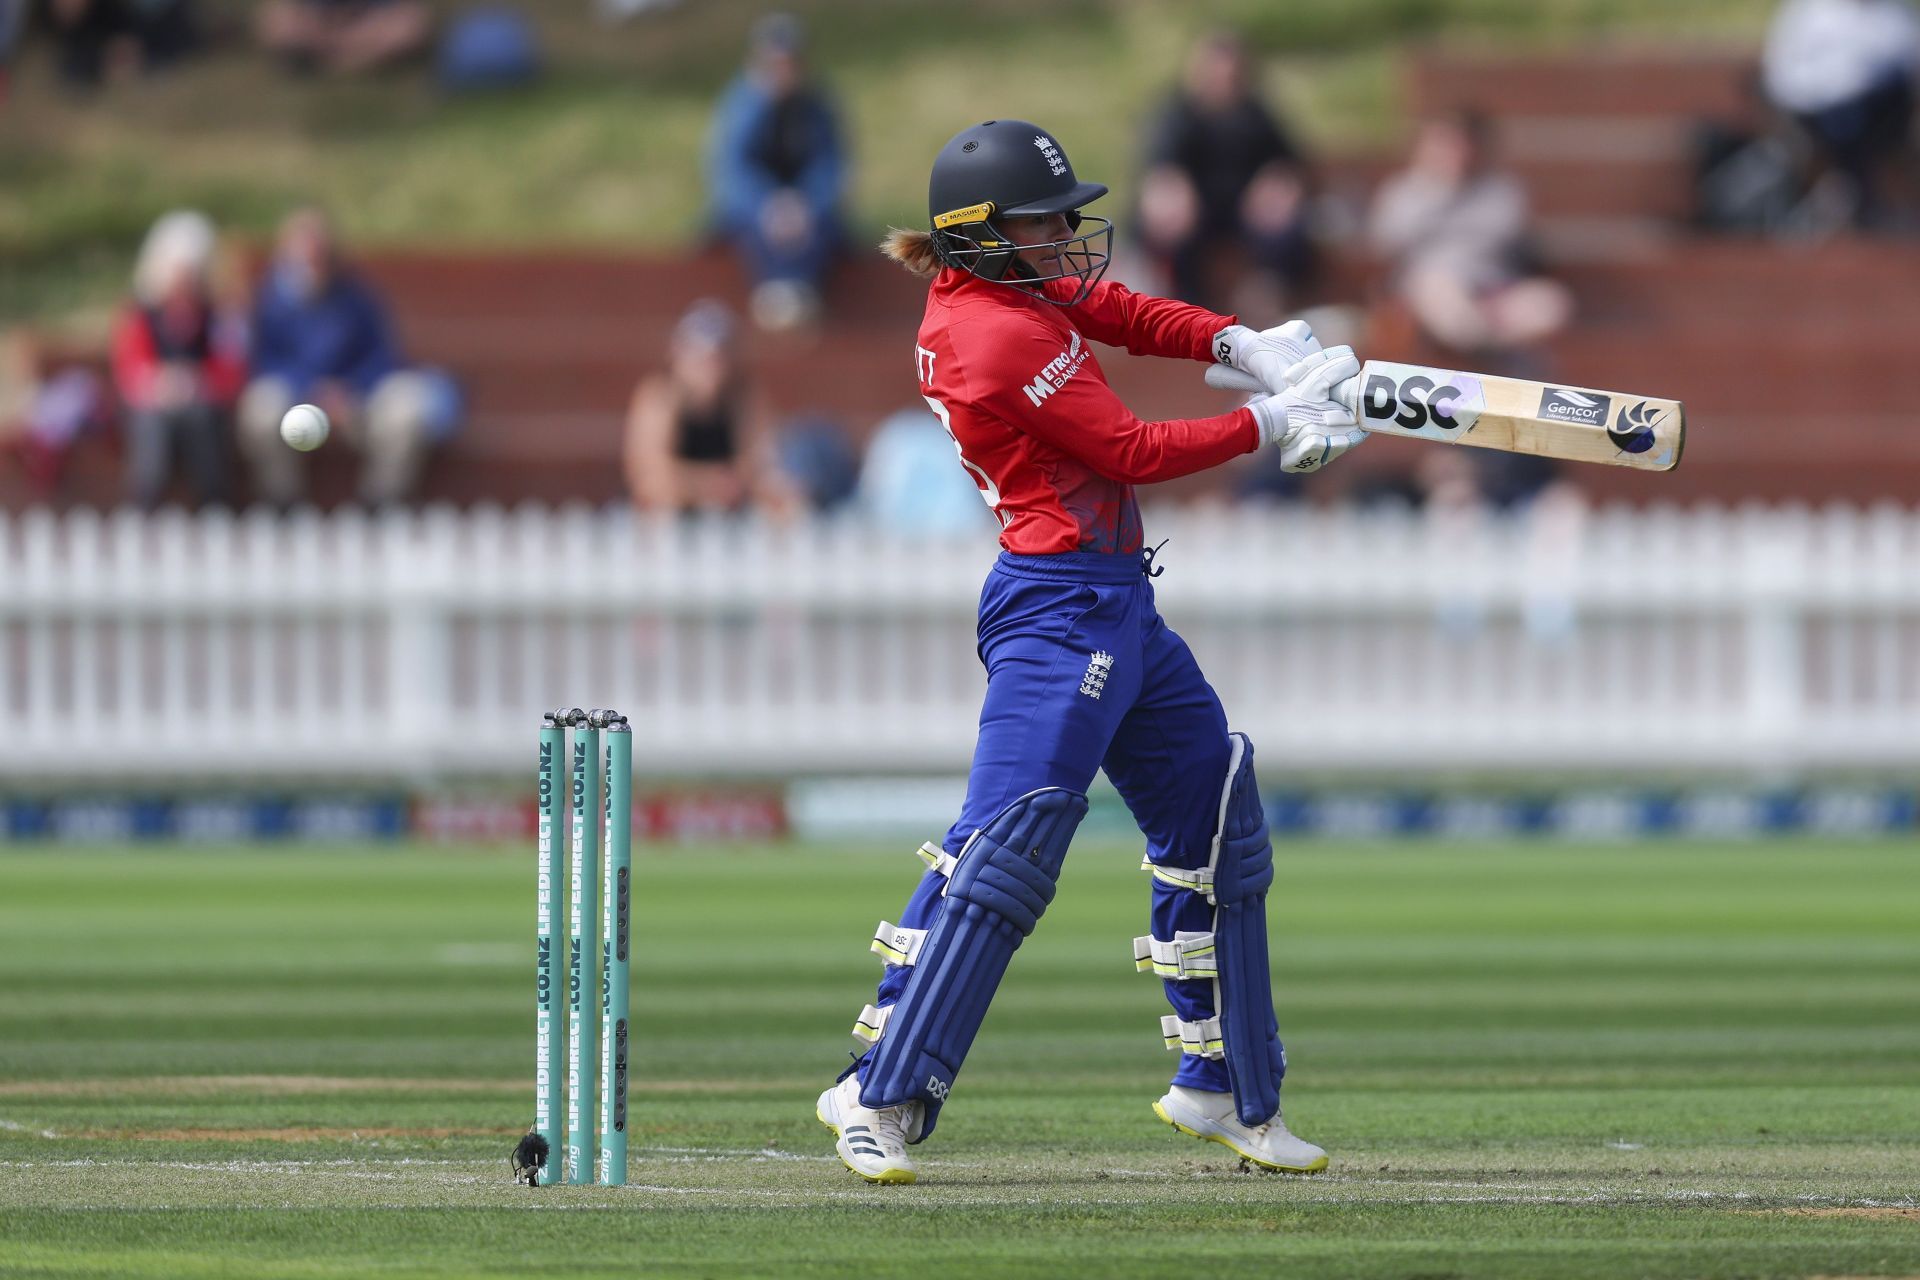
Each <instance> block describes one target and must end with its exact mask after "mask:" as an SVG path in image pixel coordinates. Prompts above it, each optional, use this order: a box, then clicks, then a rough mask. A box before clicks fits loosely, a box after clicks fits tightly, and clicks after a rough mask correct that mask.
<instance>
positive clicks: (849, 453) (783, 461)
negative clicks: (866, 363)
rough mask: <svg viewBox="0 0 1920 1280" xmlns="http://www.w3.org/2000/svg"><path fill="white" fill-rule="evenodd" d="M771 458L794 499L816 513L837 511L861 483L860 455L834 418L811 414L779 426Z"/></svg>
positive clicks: (844, 430)
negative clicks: (778, 466) (778, 468)
mask: <svg viewBox="0 0 1920 1280" xmlns="http://www.w3.org/2000/svg"><path fill="white" fill-rule="evenodd" d="M775 434H776V439H775V441H774V450H773V452H774V458H775V459H776V461H777V462H778V463H779V465H780V473H781V475H782V476H783V477H785V479H786V482H787V485H788V486H789V487H790V488H791V489H792V490H793V493H794V496H795V497H796V498H798V499H799V500H800V501H801V502H803V503H805V504H806V506H807V507H808V508H809V509H811V510H813V511H816V512H823V513H824V512H828V511H835V510H838V509H839V508H840V507H842V506H845V505H846V503H847V502H848V501H849V500H850V499H851V498H852V497H853V494H854V490H855V489H857V488H858V487H859V484H860V453H859V450H857V449H855V448H854V447H853V442H852V441H851V440H849V439H847V432H846V429H845V428H844V427H842V426H841V425H840V424H839V423H837V422H835V421H834V420H833V419H831V418H828V417H825V416H822V415H819V414H810V415H807V416H805V417H801V418H796V419H794V420H792V421H789V422H783V423H781V424H780V429H779V431H778V432H776V433H775Z"/></svg>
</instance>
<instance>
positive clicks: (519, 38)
mask: <svg viewBox="0 0 1920 1280" xmlns="http://www.w3.org/2000/svg"><path fill="white" fill-rule="evenodd" d="M434 63H435V74H436V75H437V76H438V77H439V80H440V87H441V88H443V89H446V90H449V91H450V92H454V93H476V92H483V91H487V90H498V89H519V88H524V87H525V86H527V85H530V84H532V83H533V82H534V81H535V80H537V79H539V77H540V37H539V35H538V34H537V33H536V32H535V31H534V29H533V23H532V22H530V21H529V20H528V19H527V16H526V15H525V14H523V13H521V12H520V11H519V10H517V9H511V8H507V7H506V6H504V5H490V6H487V7H486V8H481V9H473V10H470V11H468V12H466V13H463V14H461V15H460V16H459V17H457V18H455V19H453V21H452V23H451V24H449V26H448V27H447V31H446V34H445V35H444V36H442V37H441V38H440V47H439V49H438V51H437V52H436V54H435V56H434Z"/></svg>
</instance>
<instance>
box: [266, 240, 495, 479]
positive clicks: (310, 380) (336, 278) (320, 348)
mask: <svg viewBox="0 0 1920 1280" xmlns="http://www.w3.org/2000/svg"><path fill="white" fill-rule="evenodd" d="M252 375H253V380H252V381H251V382H250V383H249V384H248V385H247V389H246V393H245V394H244V395H243V396H242V397H241V400H240V443H241V447H242V449H243V450H244V452H245V453H246V456H247V460H248V463H249V465H250V467H251V469H252V472H253V483H254V492H255V494H256V495H257V496H258V497H260V498H262V499H264V500H265V501H268V502H272V503H275V504H277V505H282V506H284V505H287V504H289V503H293V502H296V501H298V500H299V499H300V498H301V497H302V496H303V495H304V493H305V489H306V474H305V467H304V463H305V455H303V454H300V453H297V452H295V451H294V450H292V449H290V448H288V447H287V445H286V444H285V442H283V441H282V440H281V439H280V419H281V417H282V416H284V415H285V413H286V411H287V410H288V409H289V408H290V407H292V406H293V405H296V404H303V403H304V404H315V405H318V406H320V408H321V409H323V410H325V411H326V414H327V416H328V417H329V418H331V419H332V420H333V428H334V432H335V434H336V435H337V436H338V437H339V438H340V439H341V440H343V441H344V442H345V443H347V444H348V445H350V446H352V447H355V448H357V449H358V450H359V451H360V453H361V455H362V466H361V473H360V489H359V492H360V499H361V501H363V502H365V503H367V504H369V505H372V506H380V505H384V504H387V503H391V502H397V501H400V500H401V499H403V498H405V497H406V496H407V495H408V493H409V492H410V491H411V490H412V488H413V486H414V483H415V481H416V480H417V479H418V478H419V472H420V464H421V461H422V459H423V458H424V456H425V454H426V450H427V447H428V446H429V445H431V444H434V443H437V442H438V441H440V440H441V439H444V438H445V437H446V436H448V435H450V434H452V432H453V430H454V428H455V427H456V426H457V419H458V403H457V393H456V392H455V391H454V389H453V387H452V385H451V383H450V382H449V381H448V379H447V378H446V377H445V375H443V374H440V373H437V372H435V371H432V370H426V369H410V368H408V367H407V366H406V364H405V363H404V362H403V360H402V359H401V356H400V349H399V346H398V344H397V343H396V341H395V339H394V336H393V326H392V324H391V322H390V321H389V319H388V317H387V312H386V306H385V304H384V303H383V302H382V301H381V299H380V297H379V295H378V294H377V293H375V292H374V290H373V289H372V288H371V287H369V286H368V285H367V284H366V283H365V282H364V281H363V280H361V279H360V277H359V276H357V275H356V274H354V273H353V272H352V271H351V270H350V269H348V267H347V266H346V264H345V263H344V262H343V261H342V259H341V257H340V253H339V249H338V246H337V245H336V243H335V240H334V236H333V230H332V227H331V225H330V224H329V223H328V221H327V218H326V215H325V214H323V213H321V212H320V211H319V210H318V209H302V210H300V211H298V212H296V213H294V214H292V215H291V216H290V217H288V219H287V220H286V222H285V223H284V224H283V225H282V226H281V228H280V237H279V241H278V244H277V246H276V248H275V252H274V257H273V262H272V264H271V266H270V267H269V269H268V271H267V275H266V278H265V279H264V280H262V281H261V283H260V289H259V293H258V294H257V296H256V298H255V300H254V310H253V351H252Z"/></svg>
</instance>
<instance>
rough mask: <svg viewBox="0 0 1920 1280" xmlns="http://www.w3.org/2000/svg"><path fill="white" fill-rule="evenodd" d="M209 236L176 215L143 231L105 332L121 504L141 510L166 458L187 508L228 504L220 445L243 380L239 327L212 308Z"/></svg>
mask: <svg viewBox="0 0 1920 1280" xmlns="http://www.w3.org/2000/svg"><path fill="white" fill-rule="evenodd" d="M217 243H218V241H217V237H216V235H215V233H214V229H213V223H212V222H210V221H209V220H208V219H207V217H206V215H205V214H202V213H196V212H193V211H192V210H179V211H176V212H174V213H169V214H166V215H165V216H163V217H162V218H161V219H160V220H159V221H158V222H156V223H154V224H153V228H152V229H151V230H149V231H148V232H147V239H146V243H144V244H143V245H141V247H140V260H139V263H138V264H137V265H136V266H135V268H134V273H133V300H132V302H131V303H129V305H128V306H127V307H126V308H125V310H123V311H122V312H121V314H120V318H119V321H118V323H117V324H116V325H115V327H114V333H113V380H114V385H115V386H116V387H117V389H118V390H119V392H120V404H121V407H122V408H123V409H124V410H125V422H126V437H127V440H126V443H127V481H126V492H127V500H128V501H129V502H132V503H133V504H134V505H136V506H138V507H140V508H141V509H142V510H147V511H151V510H152V509H153V508H154V507H156V506H158V505H159V504H160V500H161V499H162V498H164V497H165V496H166V492H167V487H168V485H169V484H170V483H171V481H172V479H173V470H174V461H175V459H176V458H178V459H180V460H181V461H182V462H183V463H184V468H185V473H186V478H187V483H188V485H189V486H190V487H191V489H192V490H193V494H194V502H195V503H196V504H198V503H217V504H224V503H227V502H229V501H231V498H232V493H231V486H230V484H229V480H228V475H229V466H228V460H227V449H228V443H227V437H228V432H229V422H230V420H231V419H230V415H231V413H232V409H233V402H234V399H235V397H237V396H238V395H239V394H240V387H241V384H242V383H243V382H244V381H245V380H246V376H247V366H246V336H245V332H246V330H245V323H244V321H242V320H241V318H240V317H239V316H237V315H234V314H232V313H230V312H227V311H226V310H225V309H224V308H222V307H220V306H219V305H218V304H217V303H216V302H215V300H214V294H213V285H212V275H213V266H214V252H215V249H216V248H217Z"/></svg>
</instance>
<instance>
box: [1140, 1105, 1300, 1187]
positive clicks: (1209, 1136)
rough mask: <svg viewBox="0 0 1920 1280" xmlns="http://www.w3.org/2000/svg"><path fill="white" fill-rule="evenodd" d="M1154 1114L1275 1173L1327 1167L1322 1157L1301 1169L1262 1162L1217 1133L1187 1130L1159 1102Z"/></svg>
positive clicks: (1182, 1129) (1193, 1136)
mask: <svg viewBox="0 0 1920 1280" xmlns="http://www.w3.org/2000/svg"><path fill="white" fill-rule="evenodd" d="M1153 1114H1155V1115H1157V1116H1159V1117H1160V1118H1161V1119H1162V1120H1164V1121H1166V1122H1167V1123H1168V1124H1170V1125H1172V1126H1173V1127H1174V1128H1175V1129H1177V1130H1179V1131H1180V1132H1181V1133H1184V1134H1186V1135H1187V1136H1188V1137H1189V1138H1198V1139H1200V1141H1202V1142H1217V1143H1219V1144H1220V1145H1221V1146H1223V1147H1225V1148H1226V1149H1227V1150H1229V1151H1231V1152H1233V1154H1235V1155H1237V1156H1239V1157H1240V1158H1241V1159H1242V1160H1245V1161H1246V1162H1247V1163H1248V1164H1254V1165H1259V1166H1260V1167H1261V1168H1262V1169H1271V1170H1272V1171H1273V1172H1275V1173H1319V1172H1320V1171H1321V1170H1322V1169H1325V1168H1326V1167H1327V1157H1325V1156H1321V1157H1320V1158H1319V1159H1318V1160H1315V1161H1314V1162H1313V1163H1312V1164H1310V1165H1307V1166H1306V1167H1304V1168H1301V1167H1298V1166H1295V1165H1285V1164H1275V1163H1273V1162H1272V1161H1271V1160H1262V1159H1261V1158H1260V1157H1259V1156H1254V1155H1248V1154H1247V1153H1246V1152H1244V1151H1242V1150H1241V1149H1240V1148H1239V1147H1236V1146H1234V1145H1233V1143H1231V1142H1229V1141H1227V1140H1226V1139H1225V1138H1223V1137H1221V1136H1220V1135H1219V1134H1217V1133H1198V1132H1196V1131H1194V1130H1192V1129H1189V1128H1187V1126H1185V1125H1183V1124H1181V1123H1180V1122H1179V1121H1178V1120H1175V1119H1174V1118H1173V1117H1172V1116H1170V1115H1168V1114H1167V1109H1166V1108H1165V1107H1163V1106H1161V1105H1160V1104H1159V1102H1157V1101H1156V1102H1155V1103H1154V1104H1153Z"/></svg>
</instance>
